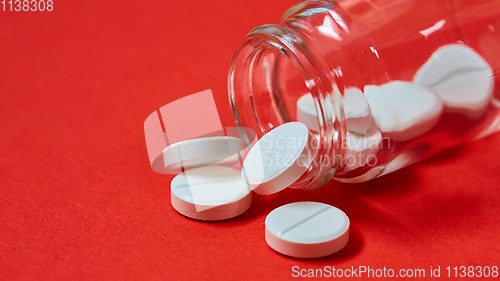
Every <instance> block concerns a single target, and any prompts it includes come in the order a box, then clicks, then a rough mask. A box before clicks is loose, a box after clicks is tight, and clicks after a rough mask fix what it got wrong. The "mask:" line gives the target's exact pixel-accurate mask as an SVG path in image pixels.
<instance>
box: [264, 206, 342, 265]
mask: <svg viewBox="0 0 500 281" xmlns="http://www.w3.org/2000/svg"><path fill="white" fill-rule="evenodd" d="M265 225H266V234H265V237H266V242H267V244H268V245H269V247H271V248H272V249H274V250H275V251H277V252H279V253H281V254H283V255H287V256H290V257H295V258H320V257H325V256H328V255H331V254H334V253H336V252H338V251H340V250H341V249H342V248H344V247H345V246H346V245H347V242H348V241H349V218H348V217H347V215H346V214H345V213H344V212H342V211H341V210H340V209H338V208H335V207H333V206H330V205H327V204H323V203H316V202H297V203H291V204H288V205H284V206H281V207H279V208H276V209H274V210H273V211H272V212H271V213H269V214H268V215H267V217H266V222H265Z"/></svg>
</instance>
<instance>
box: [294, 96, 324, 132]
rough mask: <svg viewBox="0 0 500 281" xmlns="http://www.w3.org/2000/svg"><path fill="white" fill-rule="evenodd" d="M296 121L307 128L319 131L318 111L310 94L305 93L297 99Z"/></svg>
mask: <svg viewBox="0 0 500 281" xmlns="http://www.w3.org/2000/svg"><path fill="white" fill-rule="evenodd" d="M297 121H298V122H301V123H304V124H305V125H306V126H307V128H309V129H311V130H313V131H315V132H319V122H318V113H317V112H316V106H315V105H314V99H313V96H312V95H311V94H305V95H303V96H301V97H300V98H299V99H298V100H297Z"/></svg>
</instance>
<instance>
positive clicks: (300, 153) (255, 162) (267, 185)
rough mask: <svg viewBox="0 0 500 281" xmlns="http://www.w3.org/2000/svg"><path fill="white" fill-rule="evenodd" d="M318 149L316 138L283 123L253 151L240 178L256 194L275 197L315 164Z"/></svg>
mask: <svg viewBox="0 0 500 281" xmlns="http://www.w3.org/2000/svg"><path fill="white" fill-rule="evenodd" d="M317 148H318V140H317V138H316V137H315V136H314V135H313V134H312V132H311V131H310V130H309V129H308V128H307V127H306V126H305V125H304V124H302V123H299V122H289V123H285V124H283V125H281V126H278V127H276V128H274V129H273V130H271V131H270V132H269V133H267V134H265V135H264V136H263V137H262V138H261V139H260V140H259V141H258V142H257V143H256V144H255V145H254V146H253V147H252V149H251V150H250V152H249V153H248V155H247V157H246V158H245V161H244V162H243V169H242V170H241V174H242V176H243V178H244V179H245V180H246V182H247V183H248V184H249V185H250V187H251V189H252V190H254V191H255V192H257V193H258V194H263V195H267V194H272V193H276V192H278V191H281V190H283V189H285V188H286V187H288V186H289V185H291V184H292V183H294V182H295V181H296V180H297V179H299V178H300V176H301V175H302V174H303V173H304V172H305V171H306V170H307V169H308V168H309V166H310V165H311V163H312V161H313V160H314V157H315V156H316V150H317Z"/></svg>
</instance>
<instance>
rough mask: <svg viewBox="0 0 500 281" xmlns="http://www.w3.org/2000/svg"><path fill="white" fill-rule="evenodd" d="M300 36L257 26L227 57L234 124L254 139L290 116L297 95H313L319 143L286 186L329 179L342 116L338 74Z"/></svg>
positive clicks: (338, 150)
mask: <svg viewBox="0 0 500 281" xmlns="http://www.w3.org/2000/svg"><path fill="white" fill-rule="evenodd" d="M305 40H307V38H306V37H305V36H301V34H300V33H298V32H296V31H293V30H291V29H289V28H286V27H283V26H278V25H263V26H260V27H257V28H256V29H254V30H253V31H252V32H250V34H249V35H247V36H246V37H245V38H244V40H243V41H242V42H241V43H240V45H239V46H238V48H237V49H236V52H235V53H234V55H233V58H232V61H231V65H230V70H229V77H228V88H229V97H230V103H231V107H232V110H233V115H234V118H235V121H236V124H237V125H238V126H241V127H247V128H251V129H253V130H255V131H256V132H257V134H258V136H259V138H260V137H261V136H262V135H264V134H265V133H267V132H269V131H270V130H272V129H273V128H274V127H276V126H279V125H281V124H283V123H286V122H289V121H294V120H295V110H296V101H297V99H298V97H300V96H301V95H303V94H307V93H310V94H311V95H312V96H313V98H314V103H315V107H316V112H317V115H318V124H319V132H317V133H318V135H319V147H318V150H317V155H316V158H315V160H314V161H313V164H312V165H311V166H310V167H309V169H308V170H307V171H306V172H305V173H304V174H303V175H302V176H301V178H299V180H297V181H296V182H295V183H294V184H293V185H292V186H291V187H292V188H297V189H314V188H317V187H320V186H322V185H323V184H324V183H326V182H327V181H328V180H330V179H331V178H332V177H333V175H334V173H335V171H336V169H337V168H338V167H339V165H341V163H342V161H341V160H342V158H343V154H344V151H343V148H344V145H343V143H345V120H344V115H343V110H342V99H341V91H343V89H339V88H338V86H337V85H341V83H338V82H339V79H341V77H338V76H337V75H336V73H335V72H333V71H331V70H328V69H327V67H326V66H325V65H324V64H323V60H322V58H321V55H320V52H318V50H316V49H314V48H313V46H312V44H308V43H307V42H306V41H305ZM340 82H341V81H340Z"/></svg>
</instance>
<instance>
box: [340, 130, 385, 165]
mask: <svg viewBox="0 0 500 281" xmlns="http://www.w3.org/2000/svg"><path fill="white" fill-rule="evenodd" d="M381 142H382V134H381V133H380V131H379V130H377V129H375V128H374V127H371V128H370V129H369V130H368V132H367V133H366V134H364V135H359V134H356V133H353V132H349V131H348V132H347V139H346V144H347V147H346V150H345V165H346V170H354V169H356V168H359V167H363V166H365V165H366V164H368V163H369V162H370V161H372V160H374V159H376V158H375V155H376V154H377V152H378V151H379V149H380V143H381Z"/></svg>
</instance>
